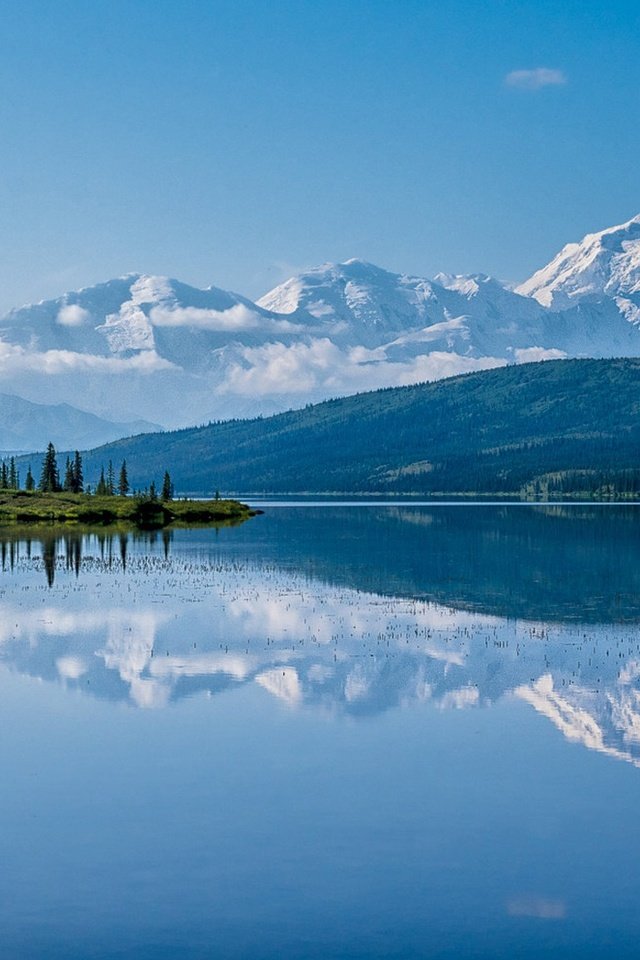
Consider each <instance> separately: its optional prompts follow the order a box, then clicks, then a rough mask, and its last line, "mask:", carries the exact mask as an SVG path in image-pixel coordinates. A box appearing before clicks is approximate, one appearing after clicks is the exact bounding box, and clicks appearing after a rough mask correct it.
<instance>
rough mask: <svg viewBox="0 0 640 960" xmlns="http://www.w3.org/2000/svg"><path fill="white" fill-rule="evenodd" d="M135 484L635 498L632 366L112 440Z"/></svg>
mask: <svg viewBox="0 0 640 960" xmlns="http://www.w3.org/2000/svg"><path fill="white" fill-rule="evenodd" d="M123 459H126V461H127V465H128V468H129V479H130V482H131V484H132V486H133V487H136V486H141V485H144V484H145V483H147V482H148V481H149V478H150V477H151V478H156V482H158V483H161V482H162V475H163V472H164V470H165V469H166V466H169V469H170V470H171V476H172V479H173V482H174V484H175V487H176V490H177V491H179V492H189V493H194V494H195V493H197V494H204V495H206V494H209V495H213V493H214V492H215V491H216V490H220V491H221V492H223V493H224V494H225V495H226V494H230V493H235V494H250V493H251V494H261V493H362V494H364V493H372V494H410V493H411V494H422V495H439V494H442V493H446V494H460V495H470V494H478V495H487V496H489V495H496V494H497V495H506V496H515V497H523V498H527V499H537V498H547V497H550V498H554V497H557V498H560V497H581V496H587V497H593V498H596V499H611V498H618V499H619V498H632V497H636V496H640V359H638V360H637V359H621V360H560V361H549V362H545V363H532V364H525V365H520V366H509V367H503V368H500V369H496V370H488V371H482V372H479V373H472V374H467V375H464V376H458V377H453V378H451V379H448V380H441V381H438V382H436V383H426V384H418V385H416V386H410V387H395V388H389V389H386V390H376V391H373V392H370V393H364V394H358V395H356V396H351V397H345V398H342V399H338V400H330V401H327V402H324V403H319V404H315V405H309V406H307V407H306V408H304V409H302V410H293V411H289V412H287V413H283V414H278V415H276V416H272V417H268V418H264V419H262V418H256V419H253V420H230V421H225V422H220V423H210V424H208V425H206V426H202V427H197V428H192V429H186V430H178V431H173V432H168V433H153V434H145V435H141V436H138V437H133V438H130V439H127V440H121V441H117V442H116V443H111V444H108V445H106V446H104V447H100V448H98V449H96V450H93V451H89V452H88V453H86V454H85V456H84V463H85V473H86V475H87V476H88V477H89V478H90V479H95V478H97V477H98V476H99V474H100V470H101V467H102V466H103V465H104V463H106V462H108V461H109V460H113V461H114V462H120V461H121V460H123Z"/></svg>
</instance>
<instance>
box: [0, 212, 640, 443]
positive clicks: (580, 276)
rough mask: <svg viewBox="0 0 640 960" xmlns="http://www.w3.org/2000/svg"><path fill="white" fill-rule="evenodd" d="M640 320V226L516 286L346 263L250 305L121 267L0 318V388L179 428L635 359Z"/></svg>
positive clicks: (616, 232)
mask: <svg viewBox="0 0 640 960" xmlns="http://www.w3.org/2000/svg"><path fill="white" fill-rule="evenodd" d="M639 311H640V217H636V218H634V219H633V220H630V221H629V222H628V223H627V224H624V225H623V226H621V227H615V228H612V229H610V230H605V231H603V232H602V233H599V234H590V235H589V236H587V237H585V238H584V240H583V241H581V243H579V244H570V245H569V246H567V247H565V248H564V250H563V251H561V253H560V254H558V256H557V257H556V258H555V259H554V260H553V261H552V262H551V263H550V264H549V266H547V267H545V268H544V269H543V270H540V271H538V272H537V273H536V274H534V275H533V277H531V278H530V279H529V280H527V281H526V282H525V283H523V284H521V285H520V287H518V288H516V290H511V289H509V288H508V287H506V286H504V285H503V284H501V283H500V282H499V281H497V280H495V279H493V278H491V277H488V276H486V275H484V274H477V275H471V276H449V275H446V274H439V275H438V276H437V277H435V278H434V279H432V280H428V279H425V278H421V277H412V276H407V275H404V274H395V273H391V272H389V271H387V270H383V269H381V268H380V267H376V266H374V265H373V264H370V263H366V262H364V261H362V260H348V261H346V262H345V263H339V264H325V265H324V266H321V267H318V268H317V269H314V270H309V271H307V272H304V273H302V274H300V275H299V276H297V277H293V278H291V279H289V280H287V281H286V282H285V283H283V284H281V285H280V286H278V287H276V288H275V289H274V290H272V291H270V292H269V293H267V294H265V295H264V296H263V297H262V298H260V299H259V300H258V301H257V303H254V302H252V301H251V300H249V299H247V298H245V297H242V296H240V295H239V294H235V293H230V292H227V291H224V290H221V289H219V288H217V287H209V288H207V289H205V290H202V289H198V288H196V287H193V286H189V285H187V284H184V283H180V282H179V281H177V280H171V279H168V278H166V277H155V276H144V275H140V274H131V275H128V276H126V277H121V278H119V279H116V280H111V281H109V282H107V283H103V284H99V285H97V286H94V287H89V288H86V289H83V290H79V291H77V292H74V293H68V294H66V295H65V296H63V297H60V298H59V299H57V300H49V301H44V302H42V303H39V304H35V305H31V306H26V307H22V308H20V309H17V310H13V311H11V312H10V313H9V314H7V316H5V317H4V318H3V319H1V320H0V376H1V378H2V379H1V380H0V386H2V389H4V390H5V391H7V392H16V393H19V394H20V395H21V396H24V397H28V398H29V399H32V400H36V401H39V402H46V403H61V402H64V403H71V404H79V405H80V406H82V407H83V408H85V409H87V410H90V411H92V412H94V413H95V414H97V415H99V416H102V417H107V418H109V419H116V420H120V419H122V420H127V419H131V418H133V417H135V418H137V417H140V416H143V417H145V418H147V419H149V420H152V421H154V422H160V423H162V424H163V425H165V426H172V427H175V426H185V425H190V424H193V423H197V422H202V421H206V420H210V419H220V418H225V417H230V416H246V415H254V414H257V413H263V414H267V413H272V412H275V411H277V410H282V409H286V408H288V407H294V406H300V405H303V404H305V403H308V402H312V401H317V400H321V399H325V398H327V397H330V396H337V395H341V394H342V395H344V394H349V393H354V392H357V391H360V390H367V389H374V388H377V387H382V386H396V385H402V384H408V383H415V382H418V381H422V380H434V379H438V378H441V377H444V376H449V375H452V374H456V373H463V372H467V371H471V370H477V369H482V368H488V367H495V366H501V365H504V364H507V363H514V362H516V363H517V362H524V361H529V360H542V359H548V358H562V357H576V356H588V357H607V356H636V355H638V353H640V312H639ZM80 399H81V403H80Z"/></svg>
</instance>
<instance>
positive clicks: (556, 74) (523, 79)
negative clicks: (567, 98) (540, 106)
mask: <svg viewBox="0 0 640 960" xmlns="http://www.w3.org/2000/svg"><path fill="white" fill-rule="evenodd" d="M504 82H505V83H506V85H507V86H508V87H518V88H519V89H520V90H541V89H542V88H543V87H562V86H564V85H565V84H566V82H567V77H566V75H565V74H564V73H563V71H562V70H555V69H552V68H550V67H536V68H535V69H534V70H512V71H511V73H508V74H507V75H506V77H505V78H504Z"/></svg>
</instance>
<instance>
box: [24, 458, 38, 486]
mask: <svg viewBox="0 0 640 960" xmlns="http://www.w3.org/2000/svg"><path fill="white" fill-rule="evenodd" d="M24 488H25V490H29V492H31V491H32V490H35V488H36V482H35V480H34V479H33V474H32V473H31V464H29V469H28V470H27V479H26V480H25V482H24Z"/></svg>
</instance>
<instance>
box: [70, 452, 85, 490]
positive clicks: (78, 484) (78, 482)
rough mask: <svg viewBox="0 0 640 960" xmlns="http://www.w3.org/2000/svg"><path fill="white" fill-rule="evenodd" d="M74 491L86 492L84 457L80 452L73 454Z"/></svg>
mask: <svg viewBox="0 0 640 960" xmlns="http://www.w3.org/2000/svg"><path fill="white" fill-rule="evenodd" d="M73 492H74V493H84V475H83V473H82V457H81V456H80V454H79V452H78V451H77V450H76V452H75V453H74V455H73Z"/></svg>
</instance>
